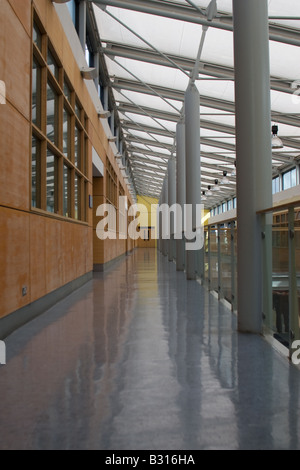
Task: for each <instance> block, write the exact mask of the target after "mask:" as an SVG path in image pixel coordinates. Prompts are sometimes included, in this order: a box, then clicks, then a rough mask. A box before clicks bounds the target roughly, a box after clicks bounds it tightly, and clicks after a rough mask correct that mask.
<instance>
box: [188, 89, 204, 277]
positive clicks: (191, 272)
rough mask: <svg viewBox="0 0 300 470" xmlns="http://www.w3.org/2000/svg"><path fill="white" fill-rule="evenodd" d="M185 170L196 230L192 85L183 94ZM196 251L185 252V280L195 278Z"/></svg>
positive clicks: (196, 102)
mask: <svg viewBox="0 0 300 470" xmlns="http://www.w3.org/2000/svg"><path fill="white" fill-rule="evenodd" d="M185 170H186V204H190V205H192V207H193V217H192V221H193V229H194V230H195V229H196V209H197V207H196V205H197V204H201V165H200V95H199V91H198V89H197V87H196V85H194V84H190V85H189V87H188V89H187V91H186V93H185ZM196 272H197V251H191V250H187V253H186V274H187V279H190V280H192V279H196V277H197V274H196Z"/></svg>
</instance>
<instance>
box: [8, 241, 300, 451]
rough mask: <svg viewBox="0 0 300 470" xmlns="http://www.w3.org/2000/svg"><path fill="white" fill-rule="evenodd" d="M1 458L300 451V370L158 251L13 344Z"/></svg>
mask: <svg viewBox="0 0 300 470" xmlns="http://www.w3.org/2000/svg"><path fill="white" fill-rule="evenodd" d="M6 345H7V355H8V362H7V365H6V366H0V423H1V426H0V449H1V450H2V449H104V450H174V451H176V450H196V449H299V448H300V372H299V370H298V369H297V368H295V367H294V366H292V365H290V364H289V363H288V361H287V360H285V358H283V357H281V356H280V355H279V354H278V353H277V352H276V351H274V350H273V349H272V347H271V346H270V345H269V344H267V342H266V341H265V340H264V339H262V338H260V337H258V336H251V335H238V334H237V333H236V318H235V317H234V316H233V315H232V314H231V312H230V311H229V310H228V309H227V308H226V306H224V305H223V304H222V303H218V302H217V300H216V299H215V298H214V297H213V296H212V295H210V294H208V293H207V292H206V291H205V290H204V289H203V288H202V287H201V286H200V285H199V284H198V283H197V282H193V281H190V282H187V281H186V280H185V276H184V274H183V273H177V272H176V269H175V265H174V264H173V263H169V262H168V261H167V260H166V258H164V257H162V256H161V255H157V253H156V251H155V250H138V251H136V252H135V253H134V254H132V255H130V256H129V257H127V258H126V259H124V260H122V261H121V262H119V263H118V264H117V265H116V266H115V267H114V268H113V269H112V270H110V272H108V273H106V274H96V275H95V278H94V280H93V281H91V282H90V283H88V284H87V285H85V286H84V287H82V288H81V289H80V290H78V291H77V292H75V293H74V294H72V295H71V296H69V297H68V298H67V299H65V300H64V301H63V302H60V303H59V304H58V305H57V306H56V307H54V308H52V309H51V310H49V311H48V312H46V313H45V314H44V315H42V316H41V317H39V318H38V319H36V320H35V321H33V322H31V323H30V324H28V325H26V326H25V327H23V328H21V329H20V330H18V331H17V332H15V333H14V334H13V335H11V336H10V337H9V338H8V339H7V341H6Z"/></svg>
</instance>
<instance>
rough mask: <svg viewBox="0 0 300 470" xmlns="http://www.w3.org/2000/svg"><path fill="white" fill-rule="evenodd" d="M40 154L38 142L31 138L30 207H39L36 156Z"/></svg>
mask: <svg viewBox="0 0 300 470" xmlns="http://www.w3.org/2000/svg"><path fill="white" fill-rule="evenodd" d="M39 154H40V142H39V140H38V139H36V138H35V137H32V158H31V205H32V207H40V191H39V189H40V187H39V186H40V185H39V182H40V165H39V159H38V158H37V155H39Z"/></svg>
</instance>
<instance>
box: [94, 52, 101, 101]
mask: <svg viewBox="0 0 300 470" xmlns="http://www.w3.org/2000/svg"><path fill="white" fill-rule="evenodd" d="M94 67H95V69H96V70H97V77H96V78H95V80H94V82H95V86H96V89H97V93H98V94H99V70H100V55H99V52H96V54H94Z"/></svg>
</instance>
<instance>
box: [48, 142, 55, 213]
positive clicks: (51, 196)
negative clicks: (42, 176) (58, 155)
mask: <svg viewBox="0 0 300 470" xmlns="http://www.w3.org/2000/svg"><path fill="white" fill-rule="evenodd" d="M55 183H56V178H55V157H54V155H53V154H52V153H51V152H50V151H49V150H48V151H47V184H46V186H47V193H46V195H47V211H48V212H52V213H54V212H55V202H56V187H55V186H56V184H55Z"/></svg>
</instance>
